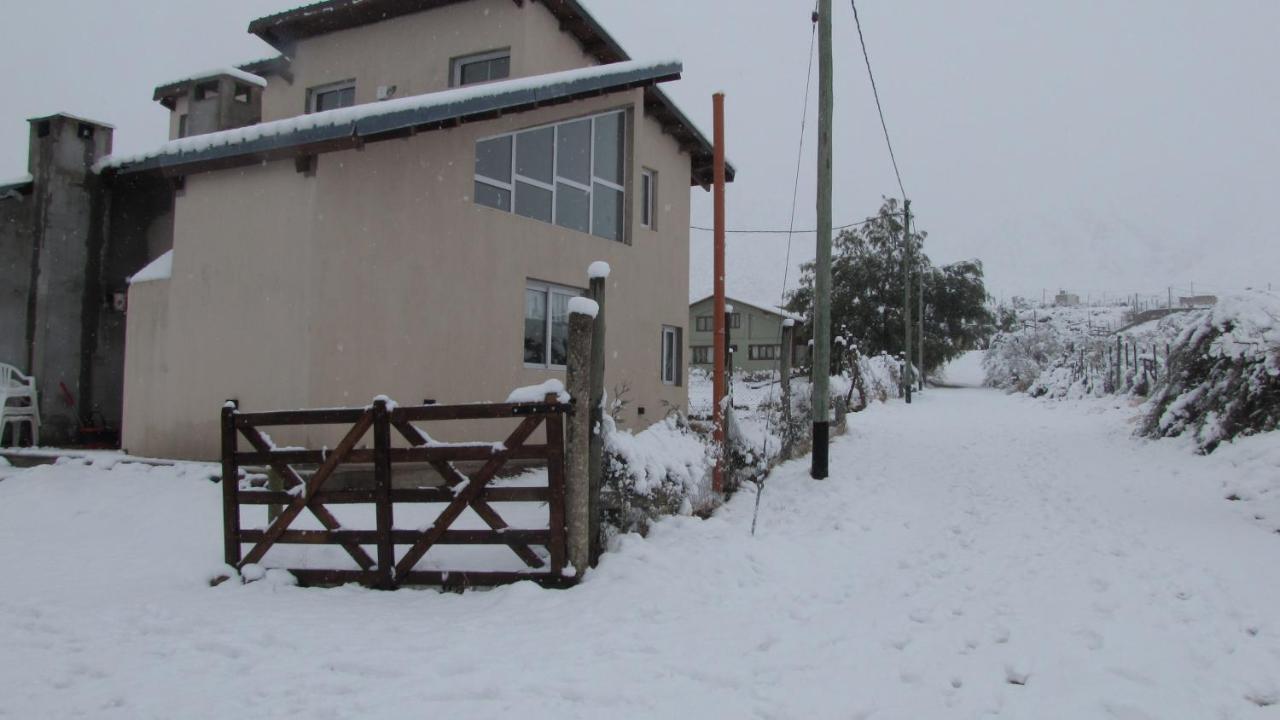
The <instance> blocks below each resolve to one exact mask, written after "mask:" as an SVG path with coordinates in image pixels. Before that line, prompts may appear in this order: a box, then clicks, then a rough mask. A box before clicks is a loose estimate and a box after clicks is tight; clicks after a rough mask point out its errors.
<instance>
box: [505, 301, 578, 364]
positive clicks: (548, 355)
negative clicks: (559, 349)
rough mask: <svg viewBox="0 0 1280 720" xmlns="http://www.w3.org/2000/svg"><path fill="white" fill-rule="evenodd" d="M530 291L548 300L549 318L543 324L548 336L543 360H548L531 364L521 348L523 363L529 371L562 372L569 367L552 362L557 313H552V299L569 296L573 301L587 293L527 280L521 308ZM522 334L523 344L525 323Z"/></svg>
mask: <svg viewBox="0 0 1280 720" xmlns="http://www.w3.org/2000/svg"><path fill="white" fill-rule="evenodd" d="M530 290H532V291H534V292H542V293H545V294H546V298H547V305H546V307H547V317H546V319H545V320H544V322H543V332H544V333H546V335H545V336H544V337H545V338H546V346H545V348H544V349H543V358H544V359H545V360H546V362H544V363H531V362H529V361H528V360H525V359H524V348H523V347H522V348H521V351H520V358H521V362H522V363H523V364H524V367H525V369H527V370H561V371H562V370H564V369H565V368H566V367H567V366H566V365H555V364H553V363H552V362H551V332H552V330H551V328H552V323H553V322H554V320H555V313H554V312H553V311H552V304H551V298H552V296H553V295H564V296H568V297H569V298H570V299H573V298H575V297H582V296H583V295H584V294H585V293H586V291H585V290H583V289H582V288H574V287H569V286H568V285H558V284H556V283H549V282H543V281H541V280H525V283H524V293H521V294H520V299H521V303H520V305H521V307H523V306H524V302H523V300H524V297H525V293H528V292H529V291H530ZM523 314H524V311H523V310H521V315H523ZM526 320H527V318H526ZM520 334H521V342H522V344H523V340H524V337H523V336H524V323H523V322H522V323H521V324H520Z"/></svg>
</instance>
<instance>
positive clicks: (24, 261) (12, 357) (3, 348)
mask: <svg viewBox="0 0 1280 720" xmlns="http://www.w3.org/2000/svg"><path fill="white" fill-rule="evenodd" d="M33 211H34V203H33V202H32V200H31V197H30V196H28V195H18V196H16V197H14V196H10V197H7V198H0V363H6V364H8V365H13V366H14V367H17V368H18V369H19V370H22V371H23V372H26V371H27V370H28V368H27V355H28V353H27V347H28V346H27V304H28V302H29V300H30V297H29V291H30V289H31V258H32V251H33V244H34V240H33V239H32V235H31V230H32V223H33V215H32V214H33Z"/></svg>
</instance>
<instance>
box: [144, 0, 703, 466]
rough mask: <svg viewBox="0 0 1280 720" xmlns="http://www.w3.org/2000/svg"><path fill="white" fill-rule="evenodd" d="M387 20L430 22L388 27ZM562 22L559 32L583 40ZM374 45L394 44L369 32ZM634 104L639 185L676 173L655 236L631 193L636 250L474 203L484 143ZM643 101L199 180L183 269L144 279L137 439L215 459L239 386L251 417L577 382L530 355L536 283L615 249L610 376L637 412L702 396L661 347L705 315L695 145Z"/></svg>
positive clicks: (632, 171) (597, 101) (597, 102)
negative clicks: (694, 288) (697, 271)
mask: <svg viewBox="0 0 1280 720" xmlns="http://www.w3.org/2000/svg"><path fill="white" fill-rule="evenodd" d="M454 7H456V8H468V7H472V8H476V13H474V14H479V10H480V8H483V7H491V8H492V9H494V10H495V11H497V10H498V9H499V8H502V9H504V10H505V9H507V8H511V9H516V10H518V8H516V7H515V5H514V3H510V2H501V3H489V2H487V1H484V2H475V3H463V4H460V5H458V6H454ZM528 7H529V6H528V5H527V6H526V10H527V8H528ZM533 7H536V6H533ZM438 12H442V11H435V12H434V13H430V14H429V15H432V16H433V17H434V15H435V13H438ZM539 12H540V13H542V14H547V13H545V11H543V10H541V9H539ZM548 15H549V14H548ZM518 17H523V16H518ZM410 19H413V18H412V17H411V18H410ZM397 22H399V21H397ZM498 24H499V26H500V27H506V25H505V24H504V23H498ZM383 26H386V27H387V28H388V29H389V31H390V32H392V33H393V34H397V35H398V34H399V33H401V32H411V31H407V30H402V29H400V27H399V26H398V25H397V24H396V23H381V24H379V25H377V26H372V27H383ZM553 30H554V32H551V31H548V30H546V29H545V28H544V29H542V30H540V32H543V33H544V36H547V39H551V40H554V39H556V38H565V37H567V36H564V35H563V34H561V33H559V31H558V29H555V28H553ZM352 32H355V31H352ZM452 35H453V33H450V34H449V35H448V36H443V37H445V38H448V37H452ZM458 35H465V31H464V30H462V29H460V30H459V32H458ZM419 42H421V39H419ZM369 43H372V45H371V47H374V48H377V47H379V42H378V41H375V40H369V39H364V40H362V41H361V42H359V43H352V45H353V47H354V46H367V45H369ZM547 44H548V45H550V44H553V43H552V42H548V43H547ZM481 45H482V46H479V47H474V48H473V47H471V46H468V47H467V50H468V51H469V50H471V49H480V50H484V49H489V47H488V44H487V43H482V44H481ZM451 52H452V51H451ZM299 55H300V56H305V53H304V52H302V51H300V52H299ZM446 62H447V58H446ZM304 64H305V61H304ZM301 72H302V71H300V75H299V77H300V78H301V77H304V76H303V75H302V74H301ZM296 84H297V85H299V86H301V85H304V84H305V83H304V82H303V81H302V80H301V79H300V80H299V81H298V83H296ZM619 108H629V109H630V110H631V115H632V118H633V125H632V126H633V129H634V132H633V142H632V147H631V157H630V159H629V166H628V169H629V173H628V175H629V184H630V185H632V186H634V185H635V184H636V183H638V182H639V174H640V168H641V167H642V166H643V167H648V168H652V169H654V170H657V171H658V173H659V178H660V180H659V182H660V183H665V185H664V186H660V189H659V192H660V193H661V194H660V197H661V198H662V204H661V205H660V206H659V207H658V224H657V226H658V229H657V230H656V231H655V230H648V229H643V228H640V227H639V218H638V214H637V213H636V212H635V211H634V210H635V197H636V194H635V193H634V192H631V191H629V192H628V207H629V208H630V212H629V217H628V220H627V226H628V237H629V239H630V243H629V244H626V243H620V242H615V241H610V240H604V239H601V238H598V237H595V236H592V235H587V234H582V233H577V232H574V231H570V230H565V229H563V228H559V227H557V226H554V225H550V224H546V223H543V222H539V221H537V220H531V219H528V218H524V217H520V216H518V215H514V214H511V213H506V212H501V211H498V210H493V209H490V208H488V207H484V206H480V205H477V204H476V203H475V202H474V201H473V200H472V198H471V195H472V188H473V182H474V166H475V155H474V153H475V143H476V140H477V139H480V138H483V137H488V136H492V135H495V134H500V133H503V132H508V131H513V130H518V129H522V128H527V127H533V126H538V125H543V124H546V123H549V122H555V121H560V120H564V119H570V118H574V117H579V116H582V115H587V114H593V113H597V112H602V111H606V110H614V109H619ZM642 108H643V93H642V91H639V90H635V91H628V92H625V93H618V94H614V95H608V96H603V97H599V98H593V99H591V100H586V101H580V102H576V103H572V104H568V105H561V106H556V107H550V108H543V109H540V110H536V111H531V112H527V113H520V114H515V115H509V116H506V117H502V118H499V119H497V120H493V121H487V122H481V123H472V124H466V125H462V126H460V127H457V128H453V129H448V130H440V131H434V132H428V133H421V134H418V135H416V136H413V137H410V138H407V139H404V140H393V141H386V142H379V143H371V144H368V145H366V146H365V147H364V149H363V150H351V151H343V152H337V153H330V154H324V155H321V156H320V157H319V158H318V162H317V166H316V172H315V174H314V176H306V175H302V174H299V173H298V172H296V170H295V168H294V164H293V163H292V162H291V161H281V162H274V163H269V164H266V165H262V166H255V167H250V168H245V169H242V170H240V169H238V170H229V171H220V172H212V173H207V174H201V175H195V176H191V177H189V178H188V179H187V181H186V187H185V191H184V193H182V194H181V195H180V196H179V197H178V198H177V200H176V203H175V220H174V223H175V225H174V228H175V229H174V236H175V241H174V263H173V277H172V280H170V281H168V282H167V283H156V284H154V285H155V287H142V286H134V287H133V288H132V289H131V291H130V303H131V305H130V328H129V339H128V356H127V359H126V377H127V378H128V380H127V381H126V393H127V394H128V397H127V399H126V409H125V427H124V430H125V438H124V443H125V447H127V448H128V449H129V450H130V451H131V452H134V453H140V454H144V455H151V456H162V457H184V458H203V459H210V458H213V457H214V456H215V455H216V452H217V449H218V442H219V441H218V413H219V408H220V407H221V405H222V404H223V402H224V401H225V400H227V399H229V398H235V399H238V400H239V401H240V403H241V407H242V408H243V409H245V410H249V411H253V410H268V409H280V408H302V407H328V406H353V405H354V406H359V405H363V404H366V403H368V402H369V401H370V399H371V398H373V397H374V396H375V395H378V394H386V395H389V396H391V397H392V398H395V399H396V400H398V401H400V402H403V403H417V402H420V401H422V400H423V399H426V398H431V399H434V400H437V401H439V402H442V403H447V402H475V401H502V400H504V399H505V398H506V396H507V394H508V392H509V391H510V390H511V389H513V388H515V387H518V386H525V385H532V384H536V383H540V382H542V381H544V380H546V379H549V378H563V371H557V370H546V369H530V368H526V367H525V366H524V364H523V362H522V349H523V325H524V293H525V287H526V282H527V281H529V280H536V281H543V282H549V283H554V284H558V285H565V286H569V287H577V288H585V287H586V285H587V277H586V270H587V266H588V265H589V264H590V263H591V262H592V261H596V260H604V261H607V262H609V263H610V264H611V265H612V267H613V274H612V276H611V277H610V279H609V284H608V285H609V287H608V293H609V299H608V314H609V317H608V349H607V357H608V363H609V364H608V366H607V374H606V387H607V388H608V389H609V391H610V393H611V394H614V391H615V389H616V388H620V387H622V386H623V385H625V386H627V387H628V388H629V391H628V393H627V399H629V400H630V401H631V405H630V406H629V409H628V412H627V414H626V416H625V417H624V418H623V421H624V423H625V425H626V426H629V427H636V428H638V427H643V426H645V425H647V423H648V422H650V421H653V420H657V419H660V418H661V417H662V416H663V411H664V407H663V406H664V403H665V404H669V405H670V406H673V407H676V408H681V409H683V408H684V407H685V405H686V393H685V388H684V387H681V386H668V385H664V384H663V383H662V382H661V379H660V364H661V362H660V361H661V333H662V326H663V325H670V326H675V327H681V328H683V327H684V326H685V321H686V318H687V317H688V306H687V304H686V303H685V302H684V298H686V297H688V263H689V253H688V248H689V236H688V225H689V223H688V219H689V191H688V189H687V188H688V177H689V174H690V158H689V156H688V155H686V154H682V153H681V152H680V151H679V149H678V147H677V145H676V143H675V142H674V141H673V140H672V139H671V138H670V137H669V136H666V135H664V134H663V133H662V130H661V127H660V125H659V124H658V123H656V122H655V121H653V120H651V119H649V118H647V117H645V116H644V114H643V111H642ZM162 285H167V286H168V287H167V288H165V287H162ZM161 305H163V306H165V307H164V308H163V309H162V308H161V307H160V306H161ZM135 323H137V324H138V325H139V327H138V328H136V329H135V328H134V324H135ZM685 336H686V337H687V336H688V333H687V331H686V333H685ZM685 357H688V355H687V353H686V354H685ZM144 386H145V389H144ZM641 408H643V410H644V415H640V414H639V410H640V409H641ZM502 428H504V429H509V428H508V427H507V425H505V424H504V425H503V426H502ZM335 432H336V430H335ZM437 432H438V434H439V435H440V436H441V437H443V438H445V439H450V433H449V431H448V430H446V429H444V428H439V429H437ZM461 432H465V433H467V436H466V437H468V438H471V439H474V435H475V433H476V432H496V429H495V430H490V429H483V428H479V429H477V428H475V427H474V426H473V428H471V429H463V430H461ZM273 436H275V439H276V441H277V442H278V443H301V442H308V443H327V444H328V445H329V446H330V447H332V446H333V444H334V442H336V437H335V436H334V435H332V434H326V435H322V436H311V437H308V436H301V435H292V436H291V435H289V434H288V433H286V432H280V433H273ZM458 439H463V438H458ZM486 439H488V438H487V437H486ZM493 439H502V438H501V437H497V436H495V437H493Z"/></svg>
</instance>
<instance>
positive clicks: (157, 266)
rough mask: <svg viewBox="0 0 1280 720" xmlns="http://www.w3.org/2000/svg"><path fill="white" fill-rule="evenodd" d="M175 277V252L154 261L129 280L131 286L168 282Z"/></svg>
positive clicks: (167, 253)
mask: <svg viewBox="0 0 1280 720" xmlns="http://www.w3.org/2000/svg"><path fill="white" fill-rule="evenodd" d="M171 277H173V251H172V250H170V251H169V252H166V253H164V254H163V255H161V256H160V257H158V258H156V259H155V260H152V261H151V262H150V263H148V264H147V266H146V267H144V268H142V269H141V270H139V271H138V272H136V273H134V275H133V277H130V278H129V284H130V285H133V284H135V283H144V282H151V281H153V280H168V279H169V278H171Z"/></svg>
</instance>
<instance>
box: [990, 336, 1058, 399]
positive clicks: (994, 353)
mask: <svg viewBox="0 0 1280 720" xmlns="http://www.w3.org/2000/svg"><path fill="white" fill-rule="evenodd" d="M1065 351H1066V344H1065V342H1064V339H1063V337H1062V333H1061V332H1060V331H1059V330H1058V328H1057V327H1055V326H1054V325H1052V324H1050V323H1036V324H1035V325H1034V326H1032V327H1024V328H1019V329H1017V330H1014V331H1012V332H1002V333H998V334H996V336H995V337H994V338H992V339H991V347H990V348H988V350H987V354H986V356H985V357H983V359H982V368H983V370H985V371H986V374H987V385H989V386H991V387H995V388H1001V389H1004V390H1010V391H1015V392H1026V391H1027V390H1028V389H1029V388H1030V387H1031V386H1032V385H1033V384H1035V382H1036V380H1037V379H1038V378H1039V377H1040V373H1041V372H1043V371H1044V370H1045V369H1046V368H1048V367H1049V366H1050V365H1051V364H1053V363H1054V362H1055V361H1057V360H1060V359H1061V358H1062V357H1064V354H1065Z"/></svg>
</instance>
